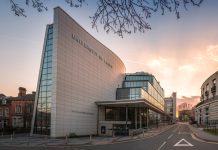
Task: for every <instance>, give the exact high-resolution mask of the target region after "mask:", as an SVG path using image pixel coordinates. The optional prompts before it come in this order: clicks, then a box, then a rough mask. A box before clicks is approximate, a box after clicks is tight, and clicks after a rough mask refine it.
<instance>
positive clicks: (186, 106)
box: [178, 103, 192, 111]
mask: <svg viewBox="0 0 218 150" xmlns="http://www.w3.org/2000/svg"><path fill="white" fill-rule="evenodd" d="M191 109H192V104H189V103H182V104H180V105H178V111H183V110H191Z"/></svg>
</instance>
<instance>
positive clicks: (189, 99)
mask: <svg viewBox="0 0 218 150" xmlns="http://www.w3.org/2000/svg"><path fill="white" fill-rule="evenodd" d="M199 102H200V96H191V97H187V96H182V97H181V98H177V106H178V105H180V104H182V103H188V104H191V105H192V106H195V105H196V104H197V103H199Z"/></svg>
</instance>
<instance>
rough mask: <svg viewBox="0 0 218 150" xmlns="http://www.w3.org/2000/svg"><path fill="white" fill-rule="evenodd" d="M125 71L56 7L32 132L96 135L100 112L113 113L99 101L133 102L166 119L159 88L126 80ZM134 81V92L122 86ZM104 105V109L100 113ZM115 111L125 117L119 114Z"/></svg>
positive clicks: (153, 83) (48, 30)
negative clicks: (160, 114) (148, 107)
mask: <svg viewBox="0 0 218 150" xmlns="http://www.w3.org/2000/svg"><path fill="white" fill-rule="evenodd" d="M125 72H126V69H125V65H124V63H123V62H122V60H121V59H120V58H119V57H118V56H117V55H116V54H114V53H113V52H112V51H111V50H109V49H108V48H107V47H105V46H104V45H103V44H102V43H100V42H99V41H97V40H96V39H95V38H94V37H93V36H91V35H90V34H89V33H88V32H87V31H85V30H84V29H83V28H82V27H81V26H80V25H79V24H78V23H76V22H75V21H74V20H73V19H72V18H71V17H70V16H69V15H68V14H67V13H65V12H64V11H63V10H62V9H61V8H59V7H57V8H55V9H54V21H53V23H52V24H50V25H47V28H46V33H45V40H44V46H43V52H42V59H41V65H40V71H39V78H38V85H37V92H36V99H35V107H34V117H33V120H32V130H31V133H32V134H46V135H50V136H51V137H61V136H66V135H69V134H75V135H90V134H98V133H99V132H98V131H99V128H101V126H102V122H100V119H101V118H100V117H101V116H103V115H104V114H105V112H104V111H107V112H111V110H110V105H107V104H108V103H107V104H106V103H104V104H103V102H113V103H116V102H118V103H122V102H125V106H127V104H128V103H131V107H132V106H135V107H136V106H137V107H139V106H140V107H143V108H147V107H146V106H147V105H149V106H150V107H151V109H150V111H152V110H155V111H157V112H160V113H162V114H164V112H163V107H164V106H163V105H164V102H163V101H162V99H163V89H162V88H160V85H159V83H158V82H157V81H156V80H155V79H154V77H153V76H152V77H150V78H151V79H143V80H150V81H149V82H143V81H141V79H134V80H133V79H128V78H129V77H131V75H126V76H125ZM133 76H137V77H140V76H142V77H143V76H145V77H146V76H148V75H144V74H143V75H133ZM150 76H151V75H150ZM137 80H139V81H140V82H136V83H137V85H138V84H139V85H138V88H136V87H134V86H136V85H131V86H129V85H127V84H126V83H129V82H131V83H134V82H135V81H137ZM121 87H122V88H121ZM130 87H134V88H130ZM146 88H147V90H148V89H149V90H151V91H146ZM155 88H156V91H155V90H154V89H155ZM126 89H127V91H125V90H126ZM128 89H129V90H128ZM134 92H135V93H134ZM151 92H154V93H155V95H152V94H153V93H151ZM157 92H161V93H159V94H158V93H157ZM125 94H127V95H125ZM130 94H131V95H130ZM128 95H129V96H130V97H127V96H128ZM122 96H126V97H125V98H124V97H122ZM116 99H117V100H116ZM120 99H128V101H127V100H124V101H122V100H120ZM146 100H147V101H148V102H147V103H148V104H145V103H146ZM103 105H104V106H103ZM112 105H113V104H112ZM105 106H108V107H107V108H108V109H103V108H102V107H105ZM113 106H114V105H113ZM118 106H119V105H117V108H118ZM123 106H124V105H122V107H123ZM126 110H127V109H125V111H126ZM147 111H148V109H147ZM116 112H118V113H121V114H123V113H124V112H123V109H122V110H120V109H117V110H116ZM113 113H114V111H113ZM107 114H108V113H107ZM121 114H120V115H121ZM135 114H136V113H135ZM117 117H119V116H117ZM120 117H121V116H120ZM116 120H119V119H118V118H116V119H115V120H114V121H116ZM121 124H123V123H121ZM127 124H133V123H130V122H129V123H128V122H127ZM137 125H138V123H137ZM140 125H141V126H142V124H140ZM140 125H139V126H140ZM101 130H102V131H103V130H104V128H101Z"/></svg>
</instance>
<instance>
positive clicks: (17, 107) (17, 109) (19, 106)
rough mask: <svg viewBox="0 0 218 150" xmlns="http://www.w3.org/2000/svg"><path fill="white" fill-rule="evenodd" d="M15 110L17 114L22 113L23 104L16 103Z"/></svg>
mask: <svg viewBox="0 0 218 150" xmlns="http://www.w3.org/2000/svg"><path fill="white" fill-rule="evenodd" d="M15 112H16V113H17V114H20V113H22V106H21V105H16V108H15Z"/></svg>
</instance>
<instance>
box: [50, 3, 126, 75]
mask: <svg viewBox="0 0 218 150" xmlns="http://www.w3.org/2000/svg"><path fill="white" fill-rule="evenodd" d="M55 9H59V10H61V11H62V12H64V13H65V14H66V15H67V16H68V17H69V18H70V19H71V20H72V21H74V22H75V23H76V24H77V25H78V26H79V27H81V29H82V30H83V31H85V32H86V33H88V35H90V36H91V37H92V38H93V39H94V40H96V41H98V42H99V43H100V44H101V45H102V46H103V47H105V48H106V49H107V50H108V51H109V52H110V53H112V55H114V56H116V57H117V58H118V59H119V60H120V62H121V63H122V64H123V66H124V68H125V72H126V66H125V64H124V62H123V61H122V59H121V58H120V57H119V56H118V55H117V54H115V53H114V52H113V51H112V50H110V49H109V48H108V47H107V46H105V45H104V44H103V43H101V42H100V41H99V40H97V39H96V38H95V37H94V36H93V35H91V34H90V33H89V32H88V31H86V30H85V29H84V28H83V27H82V26H81V25H80V24H79V23H78V22H77V21H76V20H74V19H73V18H72V17H71V16H70V15H69V14H68V13H67V12H66V11H64V10H63V9H62V8H61V7H60V6H57V7H55V8H54V10H55Z"/></svg>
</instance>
